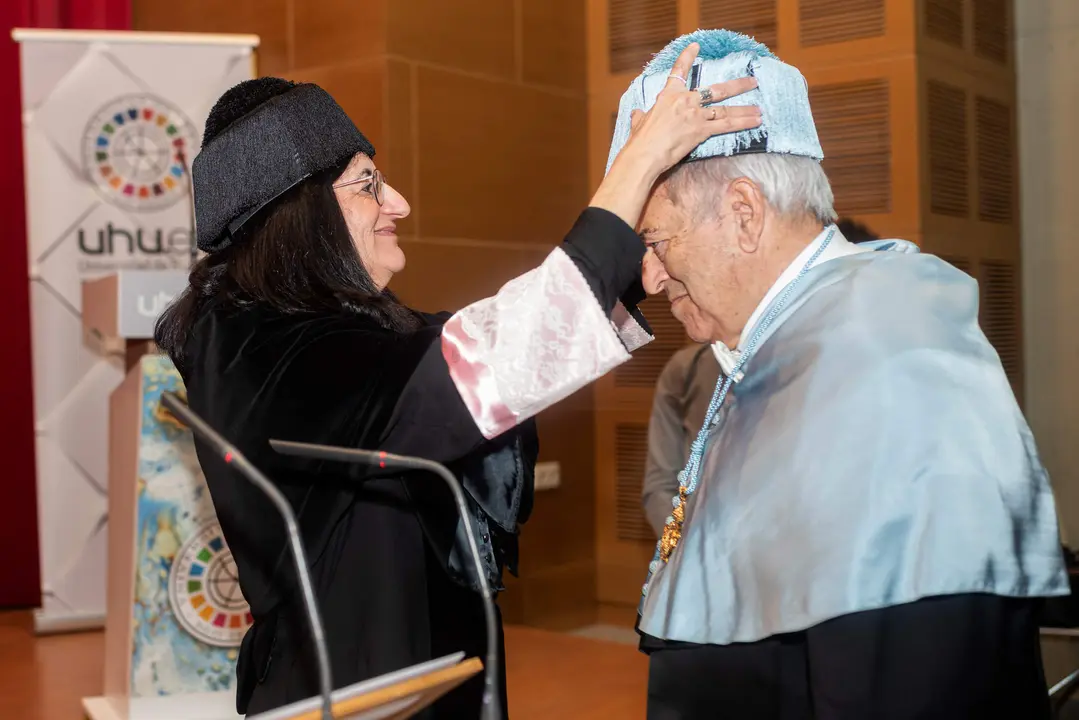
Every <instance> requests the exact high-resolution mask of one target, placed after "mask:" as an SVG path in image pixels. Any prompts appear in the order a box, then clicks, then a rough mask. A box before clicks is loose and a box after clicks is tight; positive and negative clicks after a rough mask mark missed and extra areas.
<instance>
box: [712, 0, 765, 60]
mask: <svg viewBox="0 0 1079 720" xmlns="http://www.w3.org/2000/svg"><path fill="white" fill-rule="evenodd" d="M697 25H699V26H700V27H702V28H717V27H722V28H726V29H728V30H734V31H735V32H740V33H745V34H746V35H751V36H752V37H754V38H756V39H757V40H758V41H760V42H762V43H764V44H765V45H767V46H768V47H770V48H772V51H773V52H775V53H777V54H778V53H780V52H782V51H783V48H782V47H780V45H779V7H778V3H777V2H776V0H700V3H699V15H698V17H697Z"/></svg>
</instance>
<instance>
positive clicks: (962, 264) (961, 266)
mask: <svg viewBox="0 0 1079 720" xmlns="http://www.w3.org/2000/svg"><path fill="white" fill-rule="evenodd" d="M940 259H941V260H943V261H944V262H946V263H948V264H949V265H951V266H952V267H954V268H955V269H956V270H961V271H963V272H965V273H966V274H967V275H970V276H971V277H975V275H974V261H973V260H971V259H969V258H964V257H958V256H956V255H941V256H940Z"/></svg>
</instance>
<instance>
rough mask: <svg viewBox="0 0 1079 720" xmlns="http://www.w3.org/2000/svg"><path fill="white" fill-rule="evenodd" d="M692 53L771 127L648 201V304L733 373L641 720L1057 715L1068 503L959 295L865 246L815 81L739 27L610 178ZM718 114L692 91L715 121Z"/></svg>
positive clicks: (905, 251)
mask: <svg viewBox="0 0 1079 720" xmlns="http://www.w3.org/2000/svg"><path fill="white" fill-rule="evenodd" d="M690 41H696V42H698V43H700V46H701V51H700V55H699V57H698V65H696V66H695V67H694V71H693V72H692V73H690V74H689V75H688V76H687V77H686V78H685V80H686V81H687V83H688V84H689V86H690V87H691V88H692V87H694V86H695V85H697V84H699V86H700V87H705V86H707V85H708V84H710V83H714V82H716V81H717V80H721V79H729V78H733V77H742V76H746V75H752V76H754V77H755V78H756V79H757V82H758V88H757V89H756V90H754V91H751V92H749V93H746V95H744V96H742V97H739V98H736V99H733V100H728V101H725V102H724V103H723V105H728V106H729V105H734V104H743V103H753V104H757V105H759V106H760V107H761V109H762V117H763V125H762V126H761V127H760V128H758V129H756V130H753V131H747V132H741V133H732V134H728V135H724V136H718V137H713V138H711V139H710V140H708V141H706V142H704V143H703V144H701V145H700V146H698V147H697V148H696V149H695V150H694V151H693V152H692V153H691V154H690V156H689V157H688V158H687V162H684V163H682V164H681V165H679V166H677V167H676V168H675V169H673V170H672V171H671V172H669V173H668V174H667V175H666V176H665V177H664V178H662V179H661V180H660V182H659V183H658V184H657V185H656V187H655V188H654V191H653V193H652V196H651V198H650V201H649V203H648V206H647V208H646V211H645V213H644V215H643V217H642V219H641V222H640V227H639V232H640V234H641V236H642V238H643V240H644V242H645V244H646V246H647V248H648V252H647V253H646V255H645V260H644V267H643V276H644V285H645V288H646V289H647V290H648V291H650V292H652V293H658V292H664V293H666V295H667V296H668V298H669V299H670V302H671V308H672V312H673V313H674V314H675V315H676V316H677V317H680V318H682V317H686V313H687V312H688V311H689V310H690V308H694V307H696V308H699V311H700V312H701V313H702V314H703V315H704V316H706V317H707V318H708V319H709V321H710V322H709V327H710V328H711V332H712V335H711V337H709V338H707V340H709V341H711V342H712V343H713V347H714V348H715V350H716V352H717V356H718V358H719V360H720V364H721V366H722V368H723V371H724V373H723V376H722V377H721V379H720V381H719V383H718V385H717V388H716V392H715V395H714V396H713V398H712V401H711V403H710V404H709V407H708V409H707V412H706V418H705V422H704V429H703V430H702V431H701V433H700V435H699V436H698V438H697V440H696V441H695V442H694V444H693V447H692V449H691V452H690V457H689V460H688V462H687V463H686V467H685V469H684V470H683V471H682V473H681V474H680V476H679V482H680V488H679V492H678V496H677V497H675V498H674V499H673V501H672V511H671V513H670V517H669V518H667V521H666V525H665V527H664V530H663V538H662V539H661V540H660V543H659V545H658V547H657V551H656V557H655V560H654V561H653V562H652V564H651V566H650V568H649V574H648V580H647V583H646V585H645V587H644V593H643V596H642V600H641V605H640V617H639V620H638V630H639V632H640V634H641V636H642V639H641V647H642V649H643V650H645V651H646V652H648V653H650V656H651V660H650V677H649V717H650V718H664V719H666V718H715V717H729V718H754V719H760V718H764V719H768V718H784V719H786V718H826V719H828V720H833V719H836V720H838V719H842V720H847V719H850V720H868V719H869V718H873V719H874V720H880V719H888V718H895V719H903V720H905V719H908V718H941V719H943V718H949V719H951V718H972V717H1008V718H1020V717H1022V718H1035V717H1046V716H1047V714H1048V704H1047V697H1046V686H1045V679H1044V675H1043V672H1042V669H1041V664H1040V656H1039V647H1038V628H1037V623H1036V619H1035V612H1036V602H1037V600H1036V599H1037V598H1039V597H1044V596H1054V595H1061V594H1065V593H1067V592H1068V583H1067V579H1066V577H1065V573H1064V567H1063V563H1062V559H1061V555H1060V544H1059V540H1058V529H1057V521H1056V513H1055V508H1054V501H1053V495H1052V491H1051V489H1050V486H1049V481H1048V478H1047V476H1046V472H1045V470H1044V469H1043V467H1042V465H1041V463H1040V462H1039V460H1038V456H1037V451H1036V449H1035V444H1034V440H1033V438H1032V437H1031V433H1030V430H1029V428H1028V427H1027V424H1026V422H1025V421H1024V419H1023V416H1022V413H1021V412H1020V410H1019V407H1018V405H1017V403H1016V401H1015V398H1014V396H1013V394H1012V391H1011V388H1010V387H1009V384H1008V381H1007V379H1006V377H1005V375H1004V371H1003V369H1002V367H1001V365H1000V361H999V359H998V357H997V355H996V353H995V352H994V351H993V348H992V347H991V346H990V345H989V343H988V342H987V340H986V338H985V335H984V334H983V333H982V331H981V330H980V329H979V327H978V322H977V317H978V289H977V285H976V283H975V282H974V281H973V280H971V279H970V278H969V277H968V276H966V275H964V274H963V273H961V272H959V271H957V270H955V269H954V268H952V267H951V266H949V265H947V264H946V263H944V262H943V261H941V260H939V259H938V258H936V257H933V256H931V255H926V254H921V253H919V252H918V248H917V247H916V246H914V245H913V244H911V243H908V242H904V241H901V240H888V241H878V242H874V243H868V244H864V245H855V244H853V243H851V242H849V241H848V240H847V239H845V238H844V237H843V236H842V234H841V233H840V232H839V231H838V230H837V228H836V227H835V226H834V225H833V223H834V221H835V218H836V214H835V211H834V210H833V197H832V190H831V187H830V186H829V183H828V178H827V177H826V176H825V174H824V172H823V170H822V169H821V165H820V161H821V159H822V158H823V153H822V151H821V148H820V144H819V141H818V138H817V134H816V130H815V128H814V124H813V118H812V115H811V112H810V107H809V101H808V97H807V92H806V84H805V80H804V79H803V78H802V76H801V74H800V73H799V72H798V71H797V70H796V69H795V68H793V67H791V66H788V65H785V64H783V63H781V62H779V61H778V60H777V59H776V58H775V57H774V56H773V55H772V54H771V53H770V52H769V51H768V49H767V48H765V47H764V46H762V45H760V44H758V43H756V42H754V41H752V40H750V39H749V38H746V37H744V36H740V35H736V34H734V33H728V32H726V31H702V32H698V33H694V34H693V35H691V36H686V37H683V38H680V39H679V40H676V41H675V42H673V43H672V44H671V45H669V46H668V47H667V48H666V49H665V50H664V51H662V52H661V53H659V54H658V55H657V56H656V58H655V59H654V60H653V61H652V62H651V63H650V64H649V65H648V66H647V67H646V68H645V70H644V72H643V74H642V75H641V76H640V77H638V78H637V79H636V80H634V82H633V84H632V85H631V86H630V88H629V90H628V91H627V92H626V94H625V95H624V96H623V98H622V102H621V106H620V110H619V120H618V123H617V124H616V131H615V138H614V143H613V147H612V150H611V156H612V158H613V157H614V155H615V154H617V152H618V150H619V148H620V147H621V144H622V143H623V142H624V141H625V138H626V137H627V136H628V133H629V131H630V127H631V125H632V124H633V122H631V118H633V117H636V115H637V113H638V111H647V110H648V109H649V107H650V106H651V104H652V103H653V102H654V98H655V97H656V94H657V88H659V87H662V86H663V84H664V83H665V82H666V81H667V79H668V76H669V75H670V74H671V73H670V68H671V61H672V58H673V57H674V56H675V55H677V53H678V50H679V49H680V48H682V47H684V46H685V45H686V43H688V42H690ZM709 99H710V98H708V97H707V92H703V93H702V102H706V101H707V100H709Z"/></svg>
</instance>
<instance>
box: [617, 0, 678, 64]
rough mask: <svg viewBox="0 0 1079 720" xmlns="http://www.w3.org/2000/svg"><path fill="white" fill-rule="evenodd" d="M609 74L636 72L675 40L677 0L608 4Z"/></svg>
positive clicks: (621, 1)
mask: <svg viewBox="0 0 1079 720" xmlns="http://www.w3.org/2000/svg"><path fill="white" fill-rule="evenodd" d="M607 33H608V37H609V39H610V52H611V54H610V65H611V72H612V73H620V72H627V71H632V72H634V73H636V72H639V71H640V70H641V68H643V67H644V66H645V65H646V64H648V61H649V60H651V59H652V56H653V55H654V54H655V53H657V52H659V51H660V50H662V49H663V46H664V45H666V44H667V43H668V42H670V41H671V40H673V39H674V38H676V37H677V36H678V0H608V2H607Z"/></svg>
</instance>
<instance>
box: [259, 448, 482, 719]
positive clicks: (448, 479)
mask: <svg viewBox="0 0 1079 720" xmlns="http://www.w3.org/2000/svg"><path fill="white" fill-rule="evenodd" d="M270 447H272V448H273V449H274V450H276V451H277V452H279V453H281V454H282V455H293V456H297V457H305V458H312V459H316V460H331V461H337V462H345V463H356V464H361V465H368V466H370V467H377V468H384V469H385V468H392V469H398V470H425V471H427V472H431V473H434V474H435V475H438V476H439V477H440V478H442V480H444V481H445V483H446V484H447V485H448V486H449V488H450V491H451V492H452V493H453V499H454V501H455V502H456V504H457V514H458V515H460V516H461V522H463V523H464V524H465V528H466V530H467V532H466V533H465V535H466V536H467V537H468V549H469V551H470V552H471V555H472V563H473V565H474V566H475V570H476V577H477V578H479V583H480V591H481V595H482V596H483V615H484V619H485V620H486V625H487V661H486V662H485V663H484V668H483V670H484V672H483V704H482V708H481V710H480V718H481V719H482V720H498V717H499V715H500V711H501V704H500V702H499V697H498V687H497V685H496V684H495V669H496V667H497V665H498V628H497V624H496V621H495V603H494V593H492V592H491V586H490V584H489V583H488V582H487V575H486V573H484V571H483V560H482V559H481V558H480V549H479V547H478V546H477V545H476V536H475V532H474V528H473V526H472V519H471V518H470V517H469V514H468V506H467V505H466V504H465V496H464V492H463V491H462V490H461V484H460V483H459V482H458V481H457V478H455V477H454V476H453V473H451V472H450V471H449V469H448V468H447V467H446V466H445V465H443V464H441V463H437V462H434V461H433V460H425V459H423V458H419V457H411V456H407V455H393V454H391V453H387V452H383V451H380V450H358V449H354V448H343V447H334V446H330V445H315V444H311V443H300V442H290V441H287V440H270Z"/></svg>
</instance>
